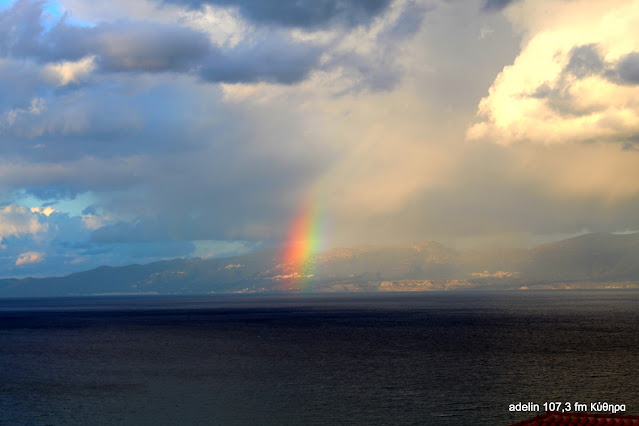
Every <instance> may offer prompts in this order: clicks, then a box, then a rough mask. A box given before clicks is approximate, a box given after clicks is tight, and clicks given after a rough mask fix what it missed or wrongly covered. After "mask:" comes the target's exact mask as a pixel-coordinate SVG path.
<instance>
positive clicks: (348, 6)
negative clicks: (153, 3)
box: [165, 0, 391, 29]
mask: <svg viewBox="0 0 639 426" xmlns="http://www.w3.org/2000/svg"><path fill="white" fill-rule="evenodd" d="M165 2H166V3H173V4H176V5H181V6H187V7H190V8H200V7H202V6H204V5H211V6H220V7H236V8H238V10H239V11H240V13H241V14H242V16H243V17H245V18H246V19H248V20H249V21H251V22H253V23H255V24H263V25H276V26H282V27H293V28H305V29H317V28H321V27H325V26H328V25H331V24H341V25H344V26H348V27H354V26H358V25H365V24H367V23H369V22H370V21H371V19H373V18H374V17H376V16H378V15H379V14H381V13H382V12H384V10H385V9H386V8H387V7H388V6H389V4H390V3H391V0H263V1H252V0H165Z"/></svg>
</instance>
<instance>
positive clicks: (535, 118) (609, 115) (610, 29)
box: [468, 0, 639, 145]
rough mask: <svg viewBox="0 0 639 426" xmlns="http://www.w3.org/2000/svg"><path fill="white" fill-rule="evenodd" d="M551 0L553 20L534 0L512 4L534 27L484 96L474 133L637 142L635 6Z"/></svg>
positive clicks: (510, 138) (638, 12) (510, 139)
mask: <svg viewBox="0 0 639 426" xmlns="http://www.w3.org/2000/svg"><path fill="white" fill-rule="evenodd" d="M547 5H548V6H547V7H548V10H550V11H552V14H553V19H547V18H546V17H544V16H542V15H541V14H540V13H539V12H534V9H533V5H532V2H530V1H528V2H524V3H522V5H521V6H520V8H519V9H517V10H515V9H513V12H512V13H513V16H514V17H515V18H513V19H516V20H517V22H519V23H520V24H521V25H524V26H526V25H527V26H528V28H529V34H528V35H527V39H528V41H527V42H526V43H525V45H524V47H523V49H522V51H521V52H520V54H519V56H518V57H517V58H516V60H515V61H514V63H513V64H512V65H510V66H507V67H505V68H504V69H503V71H502V72H501V73H500V74H499V76H498V77H497V78H496V79H495V81H494V83H493V85H492V87H491V88H490V90H489V95H488V96H486V97H484V98H483V99H482V100H481V102H480V104H479V109H478V117H479V122H478V123H476V124H475V125H473V126H472V127H471V128H470V129H469V130H468V138H470V139H483V140H486V141H491V142H495V143H498V144H503V145H509V144H513V143H518V142H527V143H537V144H545V145H549V144H557V143H580V142H592V141H601V142H617V143H628V142H631V141H633V140H634V139H635V138H636V135H637V134H639V102H638V101H637V98H638V96H639V86H636V85H635V84H634V83H633V81H634V80H633V79H634V77H636V76H635V74H634V71H635V68H636V67H635V65H636V54H637V53H636V51H635V49H636V48H637V47H638V46H639V35H637V33H636V31H633V30H632V28H634V26H635V24H636V22H637V21H638V20H639V9H637V7H636V4H634V3H633V2H628V1H625V0H619V1H616V2H610V3H606V7H603V6H602V5H598V6H597V7H592V8H588V7H587V6H588V5H590V3H589V2H584V1H571V2H564V1H554V2H553V1H549V2H547ZM575 13H578V14H580V16H581V17H580V19H579V20H575V19H574V14H575ZM610 22H615V24H614V25H611V24H610Z"/></svg>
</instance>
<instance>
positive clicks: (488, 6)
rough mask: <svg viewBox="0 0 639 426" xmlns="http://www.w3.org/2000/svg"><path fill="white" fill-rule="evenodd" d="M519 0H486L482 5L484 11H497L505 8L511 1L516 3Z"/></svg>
mask: <svg viewBox="0 0 639 426" xmlns="http://www.w3.org/2000/svg"><path fill="white" fill-rule="evenodd" d="M518 1H519V0H486V1H485V2H484V5H483V6H482V10H483V11H484V12H499V11H500V10H503V9H505V8H506V7H507V6H508V5H510V4H511V3H516V2H518Z"/></svg>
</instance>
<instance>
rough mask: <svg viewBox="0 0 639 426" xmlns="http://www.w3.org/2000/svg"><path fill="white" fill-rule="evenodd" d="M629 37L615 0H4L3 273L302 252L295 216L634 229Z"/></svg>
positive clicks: (569, 231) (504, 239)
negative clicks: (294, 247) (291, 247)
mask: <svg viewBox="0 0 639 426" xmlns="http://www.w3.org/2000/svg"><path fill="white" fill-rule="evenodd" d="M636 28H639V2H636V1H633V0H263V1H260V2H255V1H249V0H105V1H101V2H98V3H96V2H91V1H86V0H57V1H44V0H41V1H38V0H14V1H7V0H0V277H24V276H47V275H65V274H68V273H72V272H75V271H81V270H86V269H90V268H94V267H97V266H99V265H114V266H115V265H125V264H131V263H148V262H152V261H156V260H161V259H169V258H176V257H197V256H199V257H210V256H230V255H236V254H242V253H247V252H251V251H255V250H260V249H264V248H267V247H277V246H282V245H286V244H291V243H300V241H291V239H290V237H289V236H290V235H292V234H291V227H292V226H293V224H295V223H299V220H297V219H298V218H299V216H300V214H301V213H300V212H306V213H304V214H308V215H309V217H312V218H314V219H313V221H314V223H309V224H308V226H309V228H310V227H314V229H313V232H311V230H310V229H309V232H306V233H305V232H301V233H299V232H298V233H296V234H295V235H297V237H296V238H302V239H303V238H314V239H317V240H318V241H315V242H313V245H314V247H318V248H331V247H343V246H353V245H360V244H393V243H399V242H406V241H439V242H442V243H445V244H448V245H450V246H451V247H456V248H479V247H531V246H534V245H535V244H539V243H543V242H548V241H554V240H558V239H561V238H566V237H570V236H574V235H578V234H581V233H586V232H632V231H637V230H639V214H637V212H639V32H637V31H636ZM309 212H310V213H309ZM305 236H306V237H305Z"/></svg>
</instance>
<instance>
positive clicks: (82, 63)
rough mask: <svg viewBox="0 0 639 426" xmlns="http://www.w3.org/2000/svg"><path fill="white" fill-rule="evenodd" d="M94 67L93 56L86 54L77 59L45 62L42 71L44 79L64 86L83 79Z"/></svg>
mask: <svg viewBox="0 0 639 426" xmlns="http://www.w3.org/2000/svg"><path fill="white" fill-rule="evenodd" d="M94 69H95V56H87V57H86V58H83V59H80V60H78V61H75V62H74V61H65V62H59V63H55V64H47V65H46V66H45V67H44V70H43V73H44V76H45V78H46V79H48V80H49V81H52V82H55V83H56V85H57V86H66V85H67V84H70V83H77V82H79V81H81V80H83V79H85V78H86V77H87V76H88V75H89V74H91V72H92V71H93V70H94Z"/></svg>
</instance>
